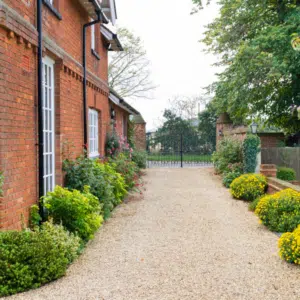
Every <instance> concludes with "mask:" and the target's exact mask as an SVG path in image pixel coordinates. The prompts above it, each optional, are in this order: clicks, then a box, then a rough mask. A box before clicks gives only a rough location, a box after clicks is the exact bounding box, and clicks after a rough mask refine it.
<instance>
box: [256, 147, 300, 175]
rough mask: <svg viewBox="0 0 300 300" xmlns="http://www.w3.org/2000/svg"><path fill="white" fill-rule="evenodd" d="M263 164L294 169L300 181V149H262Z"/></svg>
mask: <svg viewBox="0 0 300 300" xmlns="http://www.w3.org/2000/svg"><path fill="white" fill-rule="evenodd" d="M261 163H262V164H275V165H277V166H284V167H289V168H293V169H294V170H295V171H296V173H297V180H300V148H289V147H284V148H283V147H282V148H262V149H261Z"/></svg>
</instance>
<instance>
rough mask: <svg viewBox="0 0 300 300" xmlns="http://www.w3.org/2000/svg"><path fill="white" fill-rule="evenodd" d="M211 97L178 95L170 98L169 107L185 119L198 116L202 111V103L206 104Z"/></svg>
mask: <svg viewBox="0 0 300 300" xmlns="http://www.w3.org/2000/svg"><path fill="white" fill-rule="evenodd" d="M208 102H209V99H208V98H207V97H205V96H203V95H199V96H191V97H189V96H183V95H177V96H175V97H173V99H171V100H169V107H170V109H171V110H172V112H173V113H174V114H175V115H177V116H179V117H181V118H182V119H185V120H192V119H195V118H197V115H198V113H199V111H200V104H206V103H208Z"/></svg>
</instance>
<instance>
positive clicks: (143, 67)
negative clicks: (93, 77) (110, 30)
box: [108, 28, 156, 98]
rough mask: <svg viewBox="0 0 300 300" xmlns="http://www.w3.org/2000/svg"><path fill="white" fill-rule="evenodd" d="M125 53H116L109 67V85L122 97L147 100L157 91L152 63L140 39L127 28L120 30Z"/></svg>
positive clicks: (119, 33)
mask: <svg viewBox="0 0 300 300" xmlns="http://www.w3.org/2000/svg"><path fill="white" fill-rule="evenodd" d="M118 36H119V38H120V40H121V43H122V46H123V48H124V51H121V52H114V53H113V54H112V55H111V57H110V63H109V66H108V80H109V85H110V87H111V88H113V89H114V90H115V91H116V92H117V93H118V94H119V95H120V96H121V97H125V98H126V97H127V98H145V97H146V98H147V97H148V93H149V92H150V91H151V90H153V89H155V88H156V86H155V85H153V83H152V82H151V79H150V69H149V66H150V61H149V60H148V59H147V56H146V51H145V49H144V46H143V42H142V40H141V38H140V37H137V36H135V35H134V34H133V33H131V32H130V31H129V30H128V29H126V28H119V29H118Z"/></svg>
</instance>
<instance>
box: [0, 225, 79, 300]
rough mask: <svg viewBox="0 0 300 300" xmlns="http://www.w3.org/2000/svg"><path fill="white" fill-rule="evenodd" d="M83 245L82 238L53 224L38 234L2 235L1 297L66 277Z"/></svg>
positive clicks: (0, 253)
mask: <svg viewBox="0 0 300 300" xmlns="http://www.w3.org/2000/svg"><path fill="white" fill-rule="evenodd" d="M79 245H80V239H79V237H76V236H75V235H73V234H70V233H69V232H67V231H65V230H64V228H63V227H62V226H61V225H53V224H52V223H49V222H46V223H44V224H43V225H42V226H41V228H38V229H36V230H35V231H30V230H23V231H7V232H1V233H0V296H6V295H10V294H15V293H18V292H22V291H25V290H28V289H30V288H37V287H39V286H41V285H42V284H45V283H47V282H50V281H52V280H55V279H57V278H59V277H61V276H63V275H64V274H65V272H66V269H67V266H68V265H69V264H70V263H71V262H72V261H73V260H74V259H75V258H76V256H77V251H78V248H79Z"/></svg>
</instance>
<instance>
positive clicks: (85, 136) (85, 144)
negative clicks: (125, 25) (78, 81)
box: [82, 0, 108, 155]
mask: <svg viewBox="0 0 300 300" xmlns="http://www.w3.org/2000/svg"><path fill="white" fill-rule="evenodd" d="M92 2H93V4H94V5H95V7H96V9H95V10H96V14H97V20H95V21H93V22H89V23H86V24H84V25H83V41H82V44H83V45H82V47H83V51H82V61H83V63H82V66H83V126H84V128H83V149H84V150H85V155H87V150H88V129H87V91H86V86H87V76H86V72H87V70H86V29H87V28H88V27H90V26H92V25H95V24H97V23H101V22H103V23H106V24H107V23H108V20H107V19H106V17H105V16H104V14H103V12H102V9H101V7H100V4H99V3H98V1H97V0H92Z"/></svg>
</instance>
